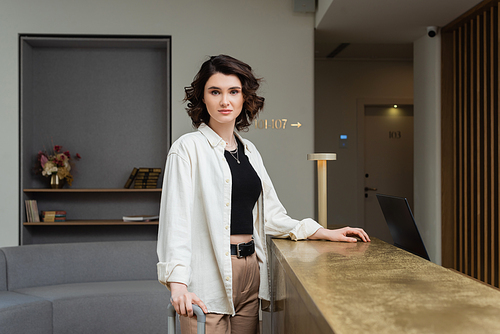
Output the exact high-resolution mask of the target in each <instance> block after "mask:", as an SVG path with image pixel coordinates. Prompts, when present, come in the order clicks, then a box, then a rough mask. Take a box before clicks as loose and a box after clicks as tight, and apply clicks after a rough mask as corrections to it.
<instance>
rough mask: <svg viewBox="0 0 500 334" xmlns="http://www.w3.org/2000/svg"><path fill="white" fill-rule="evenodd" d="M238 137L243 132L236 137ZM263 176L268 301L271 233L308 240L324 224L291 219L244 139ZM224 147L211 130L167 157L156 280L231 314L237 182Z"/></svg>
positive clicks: (262, 242)
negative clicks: (233, 204)
mask: <svg viewBox="0 0 500 334" xmlns="http://www.w3.org/2000/svg"><path fill="white" fill-rule="evenodd" d="M236 135H238V134H236ZM238 137H239V138H240V140H241V141H242V143H243V145H244V147H245V154H246V155H247V156H248V158H249V160H250V163H251V164H252V166H253V168H254V169H255V171H256V172H257V174H258V175H259V177H260V179H261V182H262V192H261V195H260V197H259V199H258V200H257V203H256V205H255V207H254V209H253V217H254V223H253V226H254V229H253V230H254V232H253V238H254V240H255V246H256V247H255V249H256V254H257V258H258V261H259V267H260V277H261V279H260V288H259V298H263V299H266V300H270V294H269V285H270V277H269V275H268V263H267V258H268V256H267V254H266V252H267V247H266V238H265V235H266V234H270V235H272V236H275V237H280V238H287V237H290V238H291V239H292V240H300V239H306V238H307V237H309V236H311V235H312V234H314V233H315V232H316V231H317V230H318V229H319V228H320V227H321V226H320V225H319V224H318V223H316V222H315V221H314V220H312V219H309V218H308V219H304V220H302V221H298V220H294V219H292V218H290V217H289V216H288V215H287V214H286V211H285V208H284V207H283V205H282V204H281V203H280V201H279V200H278V197H277V195H276V192H275V190H274V187H273V185H272V183H271V179H270V178H269V175H268V174H267V171H266V169H265V167H264V164H263V162H262V158H261V156H260V154H259V152H258V151H257V149H256V148H255V146H254V145H253V144H252V143H251V142H250V141H248V140H245V139H242V138H241V137H240V136H239V135H238ZM225 146H226V143H225V142H224V140H223V139H222V138H221V137H220V136H219V135H217V133H216V132H215V131H213V130H212V129H211V128H210V127H208V126H207V125H205V124H202V125H201V126H200V127H199V128H198V131H196V132H193V133H189V134H185V135H183V136H182V137H180V138H179V139H178V140H176V141H175V143H173V145H172V147H171V148H170V151H169V153H168V157H167V162H166V167H165V175H164V181H163V190H162V198H161V206H160V222H159V224H160V226H159V232H158V247H157V251H158V259H159V262H158V265H157V269H158V280H159V281H160V282H161V283H162V284H165V285H167V287H168V286H169V285H168V283H169V282H179V283H184V284H186V285H187V287H188V290H189V291H190V292H194V293H195V294H196V295H197V296H198V297H199V298H200V299H201V300H202V301H203V303H204V304H205V305H206V306H207V308H208V311H209V312H210V313H221V314H232V315H234V305H233V298H232V295H233V291H232V266H231V253H230V249H231V248H230V237H231V231H230V230H231V228H230V226H231V191H232V177H231V170H230V168H229V165H228V163H227V161H226V158H225V157H224V149H225Z"/></svg>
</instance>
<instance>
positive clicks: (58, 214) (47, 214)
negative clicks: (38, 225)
mask: <svg viewBox="0 0 500 334" xmlns="http://www.w3.org/2000/svg"><path fill="white" fill-rule="evenodd" d="M42 221H43V222H65V221H66V211H42Z"/></svg>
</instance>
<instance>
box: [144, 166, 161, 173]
mask: <svg viewBox="0 0 500 334" xmlns="http://www.w3.org/2000/svg"><path fill="white" fill-rule="evenodd" d="M139 173H161V168H148V167H140V168H139Z"/></svg>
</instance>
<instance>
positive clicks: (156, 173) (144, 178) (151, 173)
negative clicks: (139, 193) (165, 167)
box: [134, 167, 161, 189]
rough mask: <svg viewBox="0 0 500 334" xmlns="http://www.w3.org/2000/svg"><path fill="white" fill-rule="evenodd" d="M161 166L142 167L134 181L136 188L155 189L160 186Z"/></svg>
mask: <svg viewBox="0 0 500 334" xmlns="http://www.w3.org/2000/svg"><path fill="white" fill-rule="evenodd" d="M160 174H161V168H147V167H141V168H139V170H138V171H137V175H136V176H135V181H134V189H155V188H158V180H159V178H160Z"/></svg>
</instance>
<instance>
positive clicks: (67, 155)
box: [64, 151, 71, 159]
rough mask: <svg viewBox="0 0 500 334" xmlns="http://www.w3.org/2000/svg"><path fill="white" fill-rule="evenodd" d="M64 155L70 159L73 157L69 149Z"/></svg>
mask: <svg viewBox="0 0 500 334" xmlns="http://www.w3.org/2000/svg"><path fill="white" fill-rule="evenodd" d="M64 155H65V156H66V157H67V158H68V159H69V158H71V154H69V151H66V152H64Z"/></svg>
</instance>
